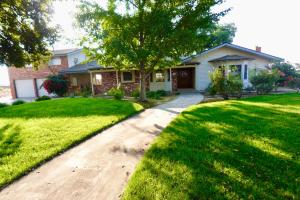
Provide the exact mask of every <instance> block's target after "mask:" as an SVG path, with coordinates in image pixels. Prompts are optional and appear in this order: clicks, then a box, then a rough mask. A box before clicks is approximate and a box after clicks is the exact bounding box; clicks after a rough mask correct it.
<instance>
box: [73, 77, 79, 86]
mask: <svg viewBox="0 0 300 200" xmlns="http://www.w3.org/2000/svg"><path fill="white" fill-rule="evenodd" d="M77 85H78V81H77V78H76V77H72V78H71V86H77Z"/></svg>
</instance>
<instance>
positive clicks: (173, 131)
mask: <svg viewBox="0 0 300 200" xmlns="http://www.w3.org/2000/svg"><path fill="white" fill-rule="evenodd" d="M299 197H300V95H299V94H285V95H270V96H258V97H254V98H248V99H244V100H230V101H223V102H214V103H204V104H200V105H197V106H193V107H191V108H189V109H188V110H186V111H185V112H183V113H182V114H181V115H180V116H179V117H178V118H177V119H175V120H174V121H173V122H172V123H171V124H170V125H169V126H168V127H167V128H166V129H165V130H164V131H163V133H162V134H161V135H160V136H159V137H158V138H157V139H156V141H155V142H154V144H153V145H152V146H151V148H150V149H149V150H148V151H147V152H146V154H145V156H144V158H143V159H142V161H141V163H140V164H139V165H138V167H137V169H136V171H135V173H134V174H133V176H132V177H131V179H130V182H129V184H128V186H127V189H126V190H125V192H124V195H123V199H130V200H134V199H180V200H183V199H299Z"/></svg>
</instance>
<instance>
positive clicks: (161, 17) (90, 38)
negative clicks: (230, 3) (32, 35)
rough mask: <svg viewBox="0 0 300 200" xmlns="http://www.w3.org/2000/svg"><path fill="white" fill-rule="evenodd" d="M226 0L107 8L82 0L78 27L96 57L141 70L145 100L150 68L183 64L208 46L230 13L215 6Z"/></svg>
mask: <svg viewBox="0 0 300 200" xmlns="http://www.w3.org/2000/svg"><path fill="white" fill-rule="evenodd" d="M222 2H223V0H205V1H203V0H109V1H108V6H107V9H104V8H102V7H100V6H99V5H98V4H96V3H90V2H87V1H82V4H81V6H80V7H79V11H78V14H77V19H78V23H79V24H78V25H79V26H80V27H82V28H83V29H84V30H85V31H86V32H87V35H86V36H85V37H84V38H83V45H84V46H85V49H86V53H87V55H88V57H89V58H90V59H91V60H97V61H98V62H99V63H101V64H103V65H106V66H113V67H115V68H117V69H130V70H133V69H137V70H140V73H141V100H142V101H144V100H146V89H145V80H146V77H147V76H148V75H149V73H150V72H152V71H153V70H157V69H162V68H164V67H170V66H174V65H176V64H178V63H179V62H180V58H181V57H182V56H188V55H190V54H192V53H193V52H195V51H200V50H203V49H205V48H206V47H207V46H208V44H207V43H208V42H207V41H209V39H210V38H211V33H212V32H213V31H214V30H215V28H216V26H217V22H218V20H219V18H220V17H221V16H224V15H225V14H226V12H227V11H223V12H220V13H213V12H212V11H211V8H212V7H213V6H215V5H217V4H221V3H222Z"/></svg>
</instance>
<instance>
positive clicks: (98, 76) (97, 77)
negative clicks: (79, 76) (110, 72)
mask: <svg viewBox="0 0 300 200" xmlns="http://www.w3.org/2000/svg"><path fill="white" fill-rule="evenodd" d="M94 84H95V85H102V74H95V79H94Z"/></svg>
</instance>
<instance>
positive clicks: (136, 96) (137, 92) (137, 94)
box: [131, 88, 141, 99]
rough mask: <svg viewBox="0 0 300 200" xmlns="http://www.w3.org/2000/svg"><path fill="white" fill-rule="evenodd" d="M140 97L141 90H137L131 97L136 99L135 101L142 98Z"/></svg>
mask: <svg viewBox="0 0 300 200" xmlns="http://www.w3.org/2000/svg"><path fill="white" fill-rule="evenodd" d="M140 95H141V92H140V89H139V88H136V89H135V90H134V91H133V92H132V94H131V96H132V97H134V98H135V99H138V98H139V97H140Z"/></svg>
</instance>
